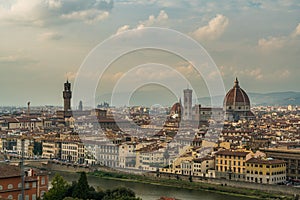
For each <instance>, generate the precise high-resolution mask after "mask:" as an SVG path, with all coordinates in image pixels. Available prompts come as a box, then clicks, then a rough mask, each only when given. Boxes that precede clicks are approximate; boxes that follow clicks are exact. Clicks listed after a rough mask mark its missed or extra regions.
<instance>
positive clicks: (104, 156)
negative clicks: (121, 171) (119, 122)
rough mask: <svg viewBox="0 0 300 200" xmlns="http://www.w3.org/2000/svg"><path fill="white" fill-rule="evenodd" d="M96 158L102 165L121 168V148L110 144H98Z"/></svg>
mask: <svg viewBox="0 0 300 200" xmlns="http://www.w3.org/2000/svg"><path fill="white" fill-rule="evenodd" d="M95 158H96V160H97V161H98V162H99V163H100V164H101V165H104V166H107V167H119V146H118V145H116V144H112V143H110V142H97V143H96V146H95Z"/></svg>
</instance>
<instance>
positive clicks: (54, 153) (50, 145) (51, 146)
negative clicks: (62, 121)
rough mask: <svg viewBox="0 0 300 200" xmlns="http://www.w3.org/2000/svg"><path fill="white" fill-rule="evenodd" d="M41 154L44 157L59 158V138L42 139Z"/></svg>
mask: <svg viewBox="0 0 300 200" xmlns="http://www.w3.org/2000/svg"><path fill="white" fill-rule="evenodd" d="M42 148H43V154H42V157H43V158H46V159H51V158H55V159H60V157H61V142H60V140H44V141H43V142H42Z"/></svg>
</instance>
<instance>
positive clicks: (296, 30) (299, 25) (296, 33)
mask: <svg viewBox="0 0 300 200" xmlns="http://www.w3.org/2000/svg"><path fill="white" fill-rule="evenodd" d="M299 35H300V23H299V24H298V26H297V27H296V29H295V30H294V32H293V33H292V35H291V36H292V37H297V36H299Z"/></svg>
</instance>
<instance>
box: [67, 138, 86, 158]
mask: <svg viewBox="0 0 300 200" xmlns="http://www.w3.org/2000/svg"><path fill="white" fill-rule="evenodd" d="M84 158H85V147H84V144H83V143H81V142H78V141H71V140H69V141H67V140H66V141H63V142H62V143H61V159H62V160H65V161H68V162H72V163H79V164H83V163H84Z"/></svg>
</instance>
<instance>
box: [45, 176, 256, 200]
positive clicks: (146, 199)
mask: <svg viewBox="0 0 300 200" xmlns="http://www.w3.org/2000/svg"><path fill="white" fill-rule="evenodd" d="M59 174H60V175H62V176H63V177H64V179H65V180H67V181H68V182H72V181H77V180H78V178H79V175H78V174H74V173H67V172H59ZM53 176H54V173H52V174H51V175H50V179H51V180H52V178H53ZM88 182H89V184H90V185H91V186H93V187H95V188H97V187H100V188H102V189H112V188H116V187H121V186H123V187H127V188H130V189H132V190H133V191H134V192H135V193H136V195H137V196H138V197H141V198H142V199H143V200H157V199H159V198H160V197H162V196H167V197H175V198H177V199H181V200H202V199H203V200H240V199H243V200H252V199H251V198H246V197H236V196H230V195H224V194H218V193H214V192H207V191H201V190H189V189H180V188H173V187H166V186H160V185H153V184H146V183H134V182H127V181H119V180H107V179H102V178H99V177H94V176H88Z"/></svg>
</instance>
